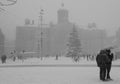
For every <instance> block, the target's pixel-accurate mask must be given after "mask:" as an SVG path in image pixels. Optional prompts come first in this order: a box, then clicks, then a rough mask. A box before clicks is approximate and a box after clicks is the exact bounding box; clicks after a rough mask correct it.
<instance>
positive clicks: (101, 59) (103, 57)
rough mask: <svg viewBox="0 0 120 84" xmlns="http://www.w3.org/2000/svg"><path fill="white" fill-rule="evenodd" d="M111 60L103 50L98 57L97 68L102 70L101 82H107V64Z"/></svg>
mask: <svg viewBox="0 0 120 84" xmlns="http://www.w3.org/2000/svg"><path fill="white" fill-rule="evenodd" d="M109 61H110V60H109V58H108V56H107V54H106V51H105V50H101V51H100V53H99V54H98V55H97V57H96V62H97V66H98V67H99V68H100V80H102V81H105V80H106V69H107V68H106V63H108V62H109Z"/></svg>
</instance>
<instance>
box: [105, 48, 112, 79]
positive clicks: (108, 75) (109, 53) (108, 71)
mask: <svg viewBox="0 0 120 84" xmlns="http://www.w3.org/2000/svg"><path fill="white" fill-rule="evenodd" d="M106 51H107V56H108V58H109V59H110V61H109V62H108V63H107V66H106V68H107V79H110V80H111V77H110V71H111V65H112V60H113V53H111V50H110V49H107V50H106Z"/></svg>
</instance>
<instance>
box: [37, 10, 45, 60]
mask: <svg viewBox="0 0 120 84" xmlns="http://www.w3.org/2000/svg"><path fill="white" fill-rule="evenodd" d="M43 12H44V10H43V9H41V11H40V16H39V21H40V22H39V28H40V31H39V30H38V33H39V32H40V38H38V57H41V60H42V56H43V53H42V52H43V30H42V27H43V14H44V13H43ZM39 28H38V29H39ZM38 37H39V34H38Z"/></svg>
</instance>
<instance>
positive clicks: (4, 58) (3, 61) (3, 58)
mask: <svg viewBox="0 0 120 84" xmlns="http://www.w3.org/2000/svg"><path fill="white" fill-rule="evenodd" d="M6 59H7V56H6V55H5V54H4V55H2V56H1V61H2V64H3V63H6Z"/></svg>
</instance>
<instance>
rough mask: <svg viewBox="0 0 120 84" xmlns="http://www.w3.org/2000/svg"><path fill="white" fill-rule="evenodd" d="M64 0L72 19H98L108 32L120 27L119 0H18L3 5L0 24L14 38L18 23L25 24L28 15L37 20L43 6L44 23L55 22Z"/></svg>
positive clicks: (77, 21) (100, 26)
mask: <svg viewBox="0 0 120 84" xmlns="http://www.w3.org/2000/svg"><path fill="white" fill-rule="evenodd" d="M0 1H2V0H0ZM61 3H64V4H65V7H64V8H66V9H68V10H69V19H70V21H71V22H74V23H76V24H77V25H83V26H87V25H88V23H92V22H95V23H96V24H97V28H99V29H106V30H107V32H108V34H109V35H113V34H115V31H116V30H117V29H118V28H119V27H120V0H18V2H17V4H15V5H13V6H9V7H2V8H4V9H5V10H6V11H3V12H2V11H1V12H0V28H2V30H3V32H4V33H5V34H6V35H7V39H14V38H15V27H16V25H24V19H25V18H30V19H34V20H35V23H36V24H37V23H38V22H37V21H38V16H39V12H40V8H43V9H44V23H49V22H50V21H53V22H54V23H56V21H57V10H58V9H59V8H61Z"/></svg>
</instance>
